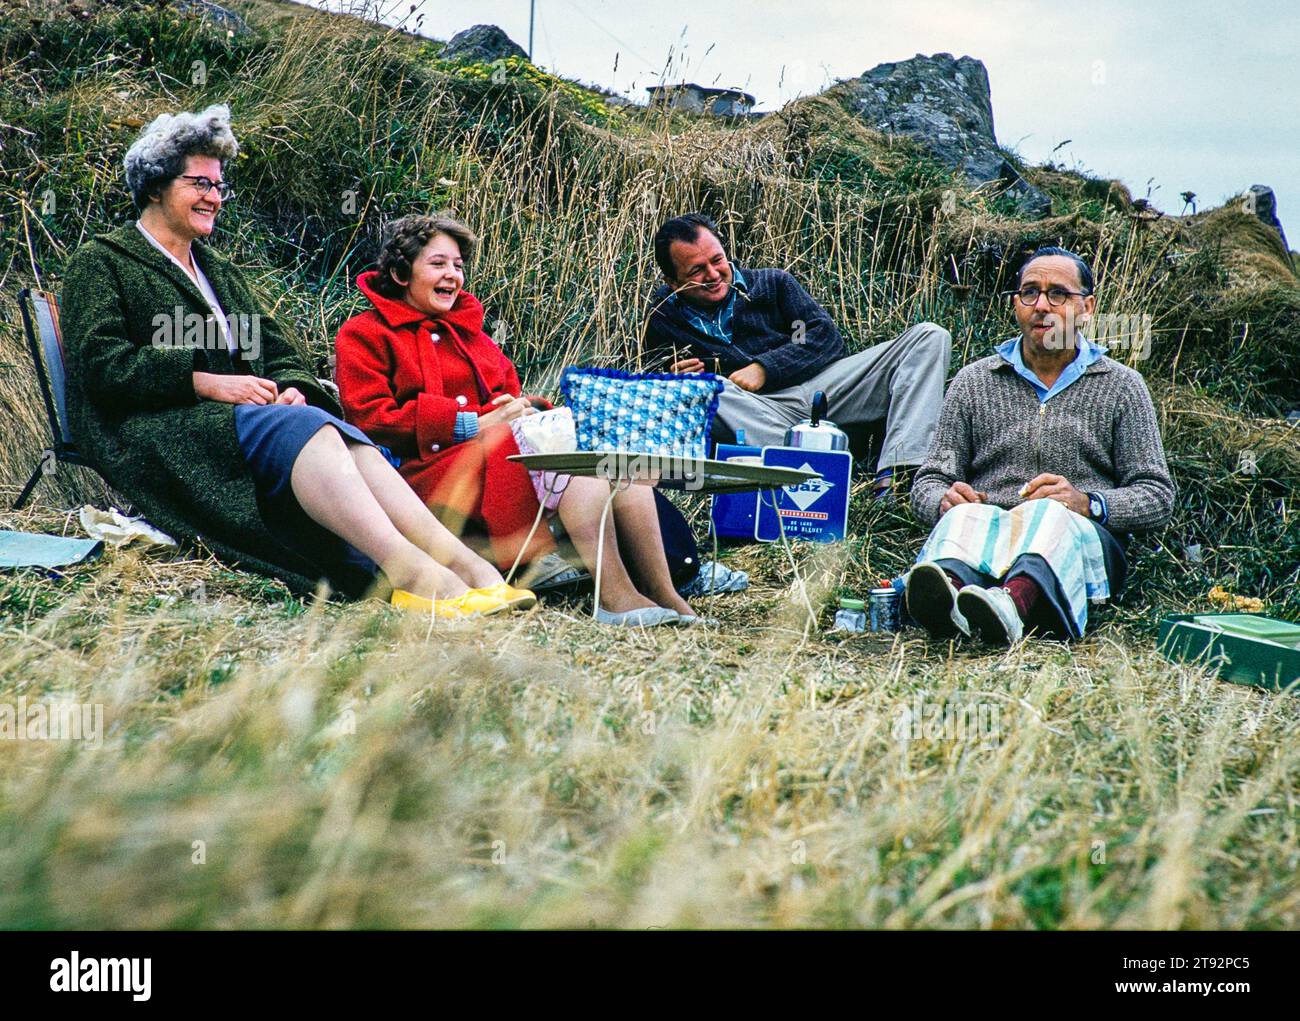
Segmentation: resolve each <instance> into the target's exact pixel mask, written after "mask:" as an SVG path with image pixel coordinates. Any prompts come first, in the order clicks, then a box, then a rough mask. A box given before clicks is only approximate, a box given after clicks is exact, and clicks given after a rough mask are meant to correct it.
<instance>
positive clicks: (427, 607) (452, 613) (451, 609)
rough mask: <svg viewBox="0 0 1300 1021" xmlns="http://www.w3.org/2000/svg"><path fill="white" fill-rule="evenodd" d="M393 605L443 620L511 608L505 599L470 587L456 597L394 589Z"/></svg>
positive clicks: (492, 612)
mask: <svg viewBox="0 0 1300 1021" xmlns="http://www.w3.org/2000/svg"><path fill="white" fill-rule="evenodd" d="M389 602H390V603H391V605H393V606H395V607H397V608H398V609H399V610H412V611H414V612H416V613H424V614H431V615H433V616H434V617H439V618H442V619H443V620H459V619H464V618H468V617H490V616H492V614H494V613H501V612H503V611H505V610H508V609H510V604H509V603H507V602H506V601H505V600H504V599H498V598H496V597H494V596H487V595H484V594H483V593H482V592H477V591H475V590H474V589H470V590H469V591H468V592H466V593H465V594H464V595H459V596H456V598H454V599H426V598H425V597H424V596H417V595H416V594H415V593H414V592H407V591H406V590H405V589H394V590H393V595H392V598H391V599H390V600H389Z"/></svg>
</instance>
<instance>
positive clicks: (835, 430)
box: [785, 390, 849, 450]
mask: <svg viewBox="0 0 1300 1021" xmlns="http://www.w3.org/2000/svg"><path fill="white" fill-rule="evenodd" d="M826 407H827V404H826V391H825V390H818V391H817V392H816V393H814V394H813V399H812V418H806V419H804V420H803V421H802V422H799V423H796V424H795V425H792V426H790V428H789V429H788V430H787V431H786V434H785V445H786V446H787V447H804V448H805V449H808V450H848V449H849V437H848V435H847V434H846V433H845V432H844V430H843V429H840V428H839V427H838V426H836V425H835V423H834V422H830V421H827V420H826Z"/></svg>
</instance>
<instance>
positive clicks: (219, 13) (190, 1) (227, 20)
mask: <svg viewBox="0 0 1300 1021" xmlns="http://www.w3.org/2000/svg"><path fill="white" fill-rule="evenodd" d="M176 9H177V10H178V11H185V12H186V13H187V14H197V15H198V16H199V17H200V18H202V19H203V20H204V21H210V22H211V23H212V24H214V25H216V26H217V27H218V28H223V29H225V30H226V31H227V32H229V33H231V34H232V35H243V33H245V32H247V31H248V23H247V22H246V21H244V19H243V18H242V17H240V16H239V15H238V14H236V13H235V12H234V11H232V10H230V9H228V8H226V7H222V6H221V5H220V4H214V3H210V2H209V0H176Z"/></svg>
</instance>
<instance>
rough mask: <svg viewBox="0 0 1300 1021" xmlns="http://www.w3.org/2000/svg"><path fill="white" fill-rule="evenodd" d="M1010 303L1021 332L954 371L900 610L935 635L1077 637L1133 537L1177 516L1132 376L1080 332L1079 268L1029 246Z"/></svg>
mask: <svg viewBox="0 0 1300 1021" xmlns="http://www.w3.org/2000/svg"><path fill="white" fill-rule="evenodd" d="M1011 301H1012V307H1013V310H1014V312H1015V316H1016V322H1017V324H1018V325H1019V327H1020V336H1017V337H1013V338H1011V339H1009V340H1007V341H1005V342H1004V343H1002V344H999V345H998V347H997V350H996V353H995V354H991V355H989V356H988V357H987V358H981V359H980V360H979V361H976V362H972V363H971V364H970V365H967V366H966V367H965V368H964V369H962V370H961V371H960V372H958V373H957V375H956V377H955V378H954V379H953V381H952V385H951V386H950V387H949V388H948V396H947V397H946V398H945V399H944V404H943V414H942V415H941V417H940V420H939V428H938V430H937V431H936V433H935V438H934V446H933V447H932V448H931V450H930V453H929V456H928V457H927V458H926V461H925V464H924V465H923V466H922V468H921V470H920V471H919V472H917V476H916V483H915V485H914V486H913V488H912V506H913V508H914V509H915V510H916V515H917V517H918V518H920V519H921V520H922V521H923V522H925V523H927V524H930V525H934V526H935V530H934V532H932V533H931V537H930V540H929V541H927V544H926V549H924V550H922V554H921V557H920V559H919V562H918V563H917V565H916V566H915V567H914V568H913V569H912V571H911V572H910V574H909V576H908V581H907V607H908V611H909V612H910V613H911V615H912V616H913V617H914V618H915V619H916V621H917V622H918V623H920V624H921V625H922V626H923V627H925V628H926V629H927V630H929V631H930V632H931V633H932V634H934V635H936V636H938V637H952V636H954V635H955V634H956V633H957V632H958V631H961V632H964V633H967V634H971V633H977V634H978V635H979V636H980V637H982V638H984V639H985V640H988V641H992V642H995V643H1000V644H1006V643H1008V642H1014V641H1016V640H1017V639H1019V638H1020V637H1021V635H1022V634H1023V632H1024V630H1025V628H1026V627H1038V628H1040V629H1041V630H1043V631H1046V632H1047V633H1049V634H1054V635H1056V636H1058V637H1062V638H1078V637H1080V635H1081V634H1082V632H1083V627H1084V626H1085V625H1086V623H1087V603H1088V602H1098V601H1101V600H1102V599H1105V598H1113V597H1114V596H1115V595H1116V594H1117V593H1118V592H1119V591H1120V590H1121V589H1122V588H1123V586H1124V579H1125V575H1126V574H1127V570H1128V565H1127V561H1126V559H1125V552H1124V548H1125V545H1126V543H1127V539H1128V535H1129V533H1131V532H1145V531H1151V530H1153V529H1156V528H1159V527H1161V526H1162V525H1164V524H1165V523H1166V522H1167V521H1168V520H1169V518H1170V515H1171V514H1172V513H1173V507H1174V483H1173V479H1172V478H1171V477H1170V474H1169V468H1168V466H1167V465H1166V463H1165V452H1164V447H1163V446H1162V444H1161V441H1160V427H1159V424H1158V422H1157V420H1156V412H1155V407H1154V406H1153V404H1152V402H1151V395H1150V393H1149V392H1148V391H1147V387H1146V383H1145V381H1144V380H1143V378H1142V374H1141V373H1140V372H1138V371H1137V370H1136V369H1133V368H1131V367H1129V366H1127V365H1123V364H1121V363H1120V362H1117V361H1114V360H1112V359H1111V358H1109V357H1107V355H1106V349H1105V348H1103V347H1100V346H1099V345H1097V344H1094V343H1093V342H1092V341H1090V340H1089V339H1088V338H1087V337H1086V336H1084V335H1083V332H1082V330H1081V327H1082V326H1083V325H1084V324H1085V323H1086V322H1087V320H1088V319H1089V317H1091V316H1092V314H1093V311H1094V309H1095V307H1096V302H1097V299H1096V296H1095V295H1094V294H1093V276H1092V270H1091V268H1090V267H1089V266H1088V264H1087V263H1085V262H1084V261H1083V260H1082V259H1080V258H1079V257H1078V256H1077V255H1075V254H1074V253H1072V252H1067V251H1065V250H1064V249H1061V248H1041V249H1039V250H1038V251H1037V252H1035V253H1034V254H1033V255H1031V256H1030V257H1029V259H1028V260H1027V261H1026V262H1025V264H1024V266H1023V267H1022V268H1021V270H1020V279H1019V282H1018V285H1017V290H1016V292H1015V294H1014V297H1012V299H1011ZM1061 507H1064V508H1065V512H1062V511H1061V510H1060V508H1061ZM993 508H1001V509H1003V510H1006V511H1010V515H1008V517H1010V516H1015V518H1016V520H1015V521H1014V522H1009V521H1008V520H1006V518H1004V516H1003V515H1001V514H999V513H998V512H997V511H995V510H993ZM999 544H1005V545H999ZM936 550H937V552H936ZM1017 551H1020V555H1015V554H1016V553H1017ZM1090 551H1091V552H1090ZM1085 589H1086V595H1087V599H1086V600H1085V599H1084V598H1083V596H1084V594H1085Z"/></svg>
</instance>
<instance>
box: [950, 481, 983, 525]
mask: <svg viewBox="0 0 1300 1021" xmlns="http://www.w3.org/2000/svg"><path fill="white" fill-rule="evenodd" d="M988 502H989V494H988V493H984V492H981V491H980V490H978V489H974V488H973V487H971V486H968V485H967V484H966V483H965V482H954V483H953V484H952V485H951V486H949V487H948V491H947V492H946V493H944V494H943V499H942V500H940V501H939V516H940V517H943V515H945V514H947V513H948V512H949V511H950V510H952V509H953V508H954V507H956V506H957V505H958V504H961V503H988Z"/></svg>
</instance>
